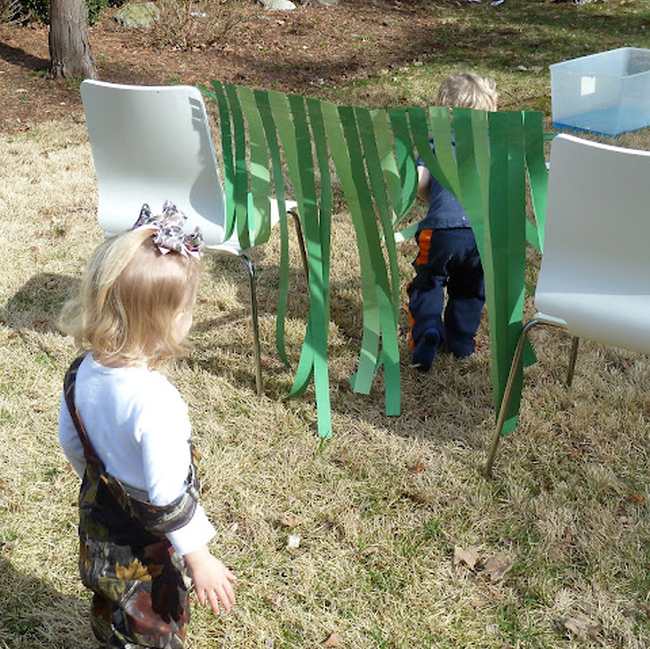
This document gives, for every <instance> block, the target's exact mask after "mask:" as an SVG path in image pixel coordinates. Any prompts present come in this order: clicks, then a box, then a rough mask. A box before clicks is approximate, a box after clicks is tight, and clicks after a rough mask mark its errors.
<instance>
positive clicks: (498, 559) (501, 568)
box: [485, 554, 512, 583]
mask: <svg viewBox="0 0 650 649" xmlns="http://www.w3.org/2000/svg"><path fill="white" fill-rule="evenodd" d="M510 568H512V561H511V560H510V559H509V558H508V557H506V556H505V555H503V554H496V555H494V556H493V557H489V558H488V560H487V561H486V562H485V572H487V574H488V575H490V581H491V582H493V583H494V582H495V581H499V580H500V579H503V578H504V576H505V575H506V573H507V572H508V571H509V570H510Z"/></svg>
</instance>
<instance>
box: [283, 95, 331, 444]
mask: <svg viewBox="0 0 650 649" xmlns="http://www.w3.org/2000/svg"><path fill="white" fill-rule="evenodd" d="M289 106H290V110H291V115H292V117H293V125H294V136H295V142H296V149H297V154H298V165H299V169H298V178H296V179H295V182H294V184H296V183H298V182H299V184H300V187H301V195H302V197H303V203H302V206H301V207H302V209H301V217H302V218H301V222H302V225H303V232H304V235H305V240H306V241H305V245H306V249H307V261H308V265H309V312H310V318H309V322H310V328H309V334H310V336H309V341H308V343H309V344H310V345H311V346H312V349H313V361H312V362H313V376H314V388H315V392H316V403H317V424H318V434H319V436H320V437H321V438H326V437H330V436H331V434H332V427H331V411H330V394H329V368H328V362H327V361H328V355H327V339H328V325H329V314H328V313H327V304H328V300H327V288H328V287H327V285H326V281H325V275H324V264H323V247H322V245H321V231H320V223H319V213H318V204H317V198H316V183H315V176H314V161H313V152H312V140H311V135H310V131H309V126H308V122H307V110H306V107H305V100H304V98H303V97H298V96H295V95H294V96H290V97H289Z"/></svg>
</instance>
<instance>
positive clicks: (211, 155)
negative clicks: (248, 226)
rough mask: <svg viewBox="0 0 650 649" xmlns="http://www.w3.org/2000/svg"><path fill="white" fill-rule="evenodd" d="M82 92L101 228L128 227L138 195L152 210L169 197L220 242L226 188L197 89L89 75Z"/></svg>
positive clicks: (208, 240)
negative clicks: (120, 82) (105, 79)
mask: <svg viewBox="0 0 650 649" xmlns="http://www.w3.org/2000/svg"><path fill="white" fill-rule="evenodd" d="M81 97H82V100H83V104H84V109H85V112H86V123H87V126H88V133H89V135H90V143H91V147H92V153H93V160H94V163H95V171H96V173H97V183H98V188H99V206H98V219H99V224H100V226H101V227H102V229H103V230H104V232H105V233H107V234H116V233H118V232H122V231H124V230H127V229H128V228H130V227H131V225H132V224H133V223H134V222H135V220H136V219H137V217H138V214H139V212H140V208H141V207H142V204H143V203H149V205H150V206H151V208H152V210H154V212H155V211H156V210H160V209H161V208H162V205H163V203H164V201H165V200H168V199H169V200H171V201H172V202H174V203H175V204H176V205H177V206H178V208H179V209H181V210H182V211H183V212H184V213H185V214H186V215H187V217H188V228H190V229H192V228H194V226H196V225H198V226H199V227H200V228H201V230H202V232H203V236H204V238H205V241H206V243H207V244H208V245H217V244H220V243H222V242H223V240H224V225H225V199H224V192H223V188H222V184H221V180H220V178H219V172H218V168H217V163H216V155H215V151H214V146H213V143H212V139H211V136H210V128H209V122H208V118H207V113H206V110H205V106H204V103H203V98H202V96H201V93H200V92H199V90H198V89H197V88H194V87H192V86H162V87H157V86H127V85H118V84H111V83H104V82H101V81H90V80H87V81H84V82H83V83H82V84H81Z"/></svg>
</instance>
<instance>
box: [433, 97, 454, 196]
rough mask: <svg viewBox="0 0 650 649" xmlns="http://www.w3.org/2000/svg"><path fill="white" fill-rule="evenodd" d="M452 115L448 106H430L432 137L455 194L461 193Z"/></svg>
mask: <svg viewBox="0 0 650 649" xmlns="http://www.w3.org/2000/svg"><path fill="white" fill-rule="evenodd" d="M450 119H451V115H450V112H449V109H448V108H442V107H436V106H434V107H433V108H429V121H430V124H431V137H433V141H434V142H435V143H436V158H437V159H438V162H439V163H440V167H441V169H444V170H445V172H446V173H447V174H448V176H447V180H448V181H449V189H450V191H451V192H452V193H453V194H454V195H455V196H460V195H461V189H460V180H459V178H458V168H457V164H456V153H455V152H454V145H453V142H454V134H453V132H452V130H451V121H450Z"/></svg>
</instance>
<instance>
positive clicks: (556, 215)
mask: <svg viewBox="0 0 650 649" xmlns="http://www.w3.org/2000/svg"><path fill="white" fill-rule="evenodd" d="M648 242H650V152H648V151H637V150H632V149H623V148H620V147H615V146H610V145H606V144H600V143H596V142H590V141H587V140H583V139H580V138H577V137H573V136H569V135H559V136H558V137H557V138H555V140H554V141H553V144H552V148H551V174H550V179H549V194H548V215H547V223H546V241H545V248H544V256H543V259H542V267H541V271H540V276H539V281H538V284H537V290H536V294H535V304H536V306H537V308H538V309H539V310H540V311H542V312H543V313H547V314H548V315H551V316H554V317H557V318H560V319H561V320H564V321H565V322H566V323H567V325H568V326H569V330H570V331H572V332H573V333H575V334H576V335H581V336H585V337H589V338H591V339H593V340H597V341H600V342H603V343H608V344H611V345H615V346H620V347H625V348H628V349H632V350H638V351H646V352H648V351H650V251H649V250H648Z"/></svg>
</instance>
